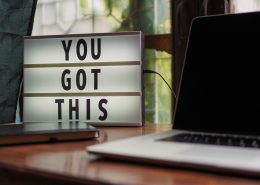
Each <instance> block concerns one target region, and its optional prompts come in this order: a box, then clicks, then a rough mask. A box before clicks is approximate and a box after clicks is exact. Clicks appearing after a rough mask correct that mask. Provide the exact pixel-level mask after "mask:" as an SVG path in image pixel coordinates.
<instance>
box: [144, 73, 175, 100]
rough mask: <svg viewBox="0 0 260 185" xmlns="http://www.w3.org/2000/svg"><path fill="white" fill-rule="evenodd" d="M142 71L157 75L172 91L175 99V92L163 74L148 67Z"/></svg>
mask: <svg viewBox="0 0 260 185" xmlns="http://www.w3.org/2000/svg"><path fill="white" fill-rule="evenodd" d="M143 73H147V74H149V73H153V74H157V75H159V76H160V77H161V78H162V79H163V81H164V82H165V83H166V85H167V86H168V87H169V89H170V90H171V91H172V94H173V96H174V98H175V99H177V95H176V93H175V92H174V90H173V89H172V88H171V86H170V85H169V84H168V82H167V81H166V80H165V79H164V78H163V76H162V75H161V74H160V73H158V72H156V71H153V70H148V69H144V70H143Z"/></svg>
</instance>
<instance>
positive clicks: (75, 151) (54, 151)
mask: <svg viewBox="0 0 260 185" xmlns="http://www.w3.org/2000/svg"><path fill="white" fill-rule="evenodd" d="M100 129H101V137H100V138H99V139H97V140H95V141H94V140H89V141H77V142H63V143H53V144H50V143H49V144H34V145H20V146H8V147H0V184H1V185H5V184H16V185H17V184H23V185H33V184H37V185H43V184H48V185H69V184H73V185H77V184H99V183H100V184H123V185H125V184H138V185H139V184H148V185H152V184H162V185H190V184H191V185H224V184H225V185H232V184H239V185H256V184H260V180H259V181H258V180H257V179H249V178H242V177H234V176H233V177H229V176H225V175H220V174H213V173H203V172H198V171H192V170H184V169H178V168H165V167H159V166H153V165H142V164H135V163H127V162H118V161H108V160H97V159H95V157H93V156H90V155H88V154H87V153H86V152H85V147H86V146H90V145H93V144H98V143H102V142H106V141H111V140H117V139H121V138H126V137H131V136H136V135H142V134H147V133H151V132H159V131H165V130H169V129H171V125H160V126H159V125H147V126H145V127H143V128H139V127H134V128H133V127H131V128H111V127H109V128H108V127H107V128H100Z"/></svg>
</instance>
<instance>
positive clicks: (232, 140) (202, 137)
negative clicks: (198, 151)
mask: <svg viewBox="0 0 260 185" xmlns="http://www.w3.org/2000/svg"><path fill="white" fill-rule="evenodd" d="M160 141H174V142H188V143H195V144H196V143H197V144H213V145H224V146H237V147H249V148H260V138H258V137H248V136H244V137H243V136H230V135H228V136H227V135H211V134H192V133H183V134H177V135H174V136H171V137H167V138H163V139H160Z"/></svg>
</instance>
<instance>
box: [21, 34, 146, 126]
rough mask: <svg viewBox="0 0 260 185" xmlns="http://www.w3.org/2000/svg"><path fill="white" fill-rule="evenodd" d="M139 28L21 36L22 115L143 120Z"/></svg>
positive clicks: (29, 118) (96, 121)
mask: <svg viewBox="0 0 260 185" xmlns="http://www.w3.org/2000/svg"><path fill="white" fill-rule="evenodd" d="M142 51H143V42H142V33H141V32H127V33H110V34H87V35H86V34H84V35H83V34H80V35H65V36H64V35H62V36H61V35H59V36H32V37H25V38H24V94H23V95H24V116H23V118H24V121H25V122H39V121H41V122H52V121H70V120H71V121H75V120H79V121H85V122H89V123H91V124H92V125H115V126H119V125H120V126H131V125H132V126H141V125H142V123H143V93H142V89H143V85H142V84H143V83H142Z"/></svg>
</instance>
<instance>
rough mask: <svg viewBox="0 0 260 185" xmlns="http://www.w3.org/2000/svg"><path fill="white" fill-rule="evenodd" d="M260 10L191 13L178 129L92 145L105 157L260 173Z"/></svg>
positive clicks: (176, 113) (176, 116) (93, 150)
mask: <svg viewBox="0 0 260 185" xmlns="http://www.w3.org/2000/svg"><path fill="white" fill-rule="evenodd" d="M259 43H260V13H258V12H255V13H243V14H230V15H219V16H209V17H199V18H196V19H195V20H193V22H192V26H191V29H190V36H189V41H188V46H187V51H186V57H185V64H184V65H185V66H184V69H183V72H182V82H181V85H180V90H179V93H178V99H177V106H176V109H175V111H174V123H173V130H171V131H167V132H163V133H159V134H158V133H156V134H150V135H144V136H138V137H134V138H129V139H124V140H119V141H113V142H108V143H104V144H100V145H95V146H91V147H88V148H87V150H88V152H89V153H92V154H96V155H99V156H103V157H108V158H115V159H121V160H122V159H123V160H132V161H141V162H147V163H153V164H159V165H168V166H172V167H179V166H181V167H188V168H195V169H204V170H209V171H212V170H213V171H219V172H228V173H236V174H238V173H239V174H249V175H260V88H259V85H260V67H259V66H260V65H259V63H260V47H259Z"/></svg>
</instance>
